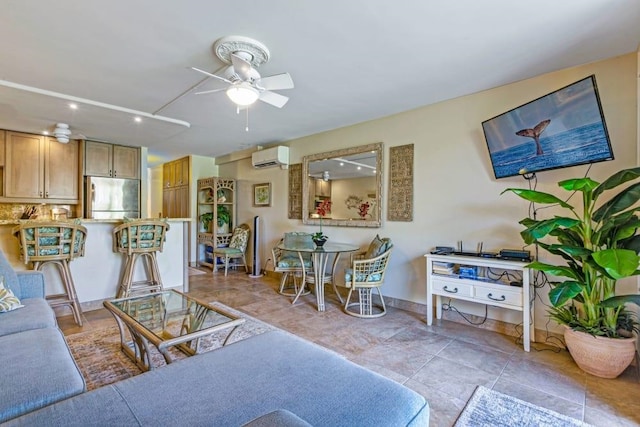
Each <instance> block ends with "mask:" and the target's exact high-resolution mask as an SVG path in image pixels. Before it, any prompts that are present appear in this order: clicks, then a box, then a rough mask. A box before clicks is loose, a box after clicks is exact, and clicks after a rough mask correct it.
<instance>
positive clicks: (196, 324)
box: [104, 289, 244, 371]
mask: <svg viewBox="0 0 640 427" xmlns="http://www.w3.org/2000/svg"><path fill="white" fill-rule="evenodd" d="M104 306H105V307H106V308H107V310H109V311H110V312H111V313H112V314H113V317H115V319H116V322H117V323H118V328H119V329H120V343H121V348H122V351H123V352H124V353H125V354H126V355H127V356H129V357H130V358H131V360H133V362H134V363H135V364H136V365H137V366H138V367H139V368H140V369H142V370H143V371H147V370H150V369H153V368H154V366H153V363H152V361H151V356H150V353H149V343H151V344H153V345H154V346H155V347H156V348H157V349H158V351H159V352H160V353H161V354H162V355H163V356H164V360H165V361H166V362H167V364H169V363H171V362H172V361H173V357H172V354H171V352H170V348H171V347H176V348H177V349H179V350H180V351H182V352H183V353H185V354H187V355H188V356H192V355H194V354H196V353H198V347H199V345H200V338H202V337H205V336H208V335H211V334H213V333H215V332H218V331H221V330H225V329H230V331H229V334H228V335H227V337H226V338H225V340H224V342H223V344H222V345H223V346H224V345H226V344H227V342H228V341H229V338H230V337H231V335H232V334H233V332H234V331H235V330H236V328H237V327H238V326H240V325H241V324H243V323H244V319H242V318H239V317H238V316H236V315H234V314H231V313H229V312H226V311H225V310H223V309H221V308H219V307H212V306H210V305H209V304H206V303H204V302H202V301H199V300H197V299H195V298H193V297H190V296H187V295H185V294H183V293H182V292H178V291H176V290H173V289H170V290H167V291H163V292H155V293H150V294H146V295H140V296H133V297H128V298H119V299H114V300H110V301H105V302H104ZM127 330H128V331H129V333H130V334H131V341H129V339H128V337H127V333H126V331H127Z"/></svg>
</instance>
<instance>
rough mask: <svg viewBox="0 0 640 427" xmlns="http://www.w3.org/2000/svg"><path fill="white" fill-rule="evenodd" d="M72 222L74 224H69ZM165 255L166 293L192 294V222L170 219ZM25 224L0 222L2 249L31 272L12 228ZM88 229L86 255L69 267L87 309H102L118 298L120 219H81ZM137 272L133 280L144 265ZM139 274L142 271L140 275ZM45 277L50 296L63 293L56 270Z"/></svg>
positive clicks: (14, 263)
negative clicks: (172, 290)
mask: <svg viewBox="0 0 640 427" xmlns="http://www.w3.org/2000/svg"><path fill="white" fill-rule="evenodd" d="M69 221H71V220H69ZM167 221H168V223H169V227H170V228H169V231H168V232H167V235H166V242H165V244H164V250H163V252H160V253H158V266H159V269H160V277H161V278H162V282H163V285H164V288H165V289H169V288H176V289H178V290H182V291H188V290H189V275H188V265H189V263H188V256H189V225H190V222H191V219H190V218H169V219H167ZM22 222H25V220H0V249H1V250H2V251H3V252H4V254H5V256H6V257H7V259H8V260H9V262H10V263H11V265H12V266H13V267H14V268H15V269H16V270H28V269H30V266H28V265H25V263H24V262H23V261H22V260H21V259H20V253H19V249H18V239H16V238H15V237H14V236H13V234H12V230H13V228H14V227H15V226H16V225H18V224H20V223H22ZM80 222H81V224H82V225H83V226H85V227H86V228H87V240H86V243H85V255H84V257H81V258H76V259H74V260H73V261H72V262H71V263H70V264H69V265H70V268H71V273H72V275H73V279H74V282H75V288H76V291H77V293H78V299H79V300H80V303H82V306H83V308H84V309H93V308H101V307H102V301H103V300H105V299H112V298H114V297H115V296H116V292H117V289H118V282H119V280H120V274H121V271H122V268H123V266H124V257H123V256H122V254H120V253H116V252H113V236H112V231H113V229H114V228H115V227H116V226H117V225H119V224H121V223H122V222H123V221H122V220H117V219H80ZM139 267H140V268H139V269H136V272H135V276H134V280H138V279H139V278H143V277H145V275H144V271H143V269H142V265H140V266H139ZM138 270H139V271H138ZM43 272H44V274H45V283H46V288H47V289H46V292H47V294H55V293H58V292H60V290H61V289H62V283H61V281H60V275H59V274H58V272H57V271H55V267H51V266H49V267H47V268H45V269H44V270H43Z"/></svg>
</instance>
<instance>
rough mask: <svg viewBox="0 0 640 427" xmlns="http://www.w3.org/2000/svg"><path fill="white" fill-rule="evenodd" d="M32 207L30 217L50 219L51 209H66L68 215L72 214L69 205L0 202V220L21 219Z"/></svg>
mask: <svg viewBox="0 0 640 427" xmlns="http://www.w3.org/2000/svg"><path fill="white" fill-rule="evenodd" d="M32 207H33V209H32V210H33V212H34V213H33V214H32V215H31V219H42V220H49V219H52V215H51V211H52V210H53V209H66V210H67V211H68V212H69V217H71V216H73V209H72V207H71V205H43V204H28V203H25V204H20V203H0V220H13V219H21V217H22V215H23V214H24V213H25V212H28V211H29V210H30V209H29V208H32Z"/></svg>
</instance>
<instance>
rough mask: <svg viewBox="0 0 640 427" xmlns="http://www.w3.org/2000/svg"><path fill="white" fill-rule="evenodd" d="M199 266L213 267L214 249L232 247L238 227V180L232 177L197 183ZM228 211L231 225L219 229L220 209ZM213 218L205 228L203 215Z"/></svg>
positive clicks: (203, 179) (209, 179)
mask: <svg viewBox="0 0 640 427" xmlns="http://www.w3.org/2000/svg"><path fill="white" fill-rule="evenodd" d="M197 195H198V217H197V221H198V223H197V224H198V254H197V257H198V265H203V266H207V267H210V268H213V266H214V262H216V260H215V259H214V257H213V255H212V254H211V252H210V251H211V250H212V249H213V248H215V247H223V246H226V245H228V244H229V241H230V240H231V234H232V232H233V227H235V226H236V224H237V222H236V216H237V205H236V181H235V180H234V179H229V178H218V177H211V178H202V179H199V180H198V193H197ZM223 208H226V210H227V211H228V213H229V219H230V221H229V223H227V224H226V225H223V226H222V227H218V210H219V209H223ZM207 214H211V215H210V219H211V220H210V221H209V222H208V224H207V227H206V228H205V224H204V223H203V220H202V218H203V216H204V215H207Z"/></svg>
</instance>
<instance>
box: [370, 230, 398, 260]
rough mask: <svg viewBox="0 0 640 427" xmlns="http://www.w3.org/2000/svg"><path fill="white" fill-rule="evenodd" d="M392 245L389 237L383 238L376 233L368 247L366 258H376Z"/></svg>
mask: <svg viewBox="0 0 640 427" xmlns="http://www.w3.org/2000/svg"><path fill="white" fill-rule="evenodd" d="M390 247H391V239H389V238H388V237H385V238H383V239H381V238H380V236H379V235H377V234H376V237H374V238H373V240H372V241H371V243H370V244H369V248H368V249H367V252H366V253H365V256H364V257H365V258H366V259H370V258H375V257H377V256H380V255H382V254H383V253H385V252H386V251H387V249H389V248H390Z"/></svg>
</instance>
